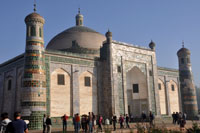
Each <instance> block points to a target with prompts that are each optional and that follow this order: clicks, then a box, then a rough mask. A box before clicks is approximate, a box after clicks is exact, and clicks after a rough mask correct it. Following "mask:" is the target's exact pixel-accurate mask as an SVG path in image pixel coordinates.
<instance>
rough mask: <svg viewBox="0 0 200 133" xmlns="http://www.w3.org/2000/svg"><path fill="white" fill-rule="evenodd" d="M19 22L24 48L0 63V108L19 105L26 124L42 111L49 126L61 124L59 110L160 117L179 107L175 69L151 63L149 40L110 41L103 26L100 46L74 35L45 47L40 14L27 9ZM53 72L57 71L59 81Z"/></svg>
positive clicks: (38, 124)
mask: <svg viewBox="0 0 200 133" xmlns="http://www.w3.org/2000/svg"><path fill="white" fill-rule="evenodd" d="M25 22H26V25H27V38H26V49H25V53H24V54H22V55H20V56H18V57H15V58H14V59H12V60H9V61H8V62H5V63H3V64H1V65H0V113H2V112H8V113H9V116H12V115H13V113H14V112H15V111H21V112H22V116H23V119H28V120H30V124H29V128H30V129H41V128H42V116H43V114H48V115H50V116H51V117H52V122H53V126H61V119H60V117H61V116H62V115H63V114H67V115H70V116H73V115H74V114H75V113H79V114H81V115H82V114H87V113H88V112H94V113H95V114H101V115H103V116H104V118H111V116H112V115H113V114H116V115H117V116H119V115H120V114H130V115H133V116H134V117H135V118H138V117H140V115H141V113H142V112H145V113H148V112H149V111H152V112H153V113H154V114H155V115H156V117H160V116H163V115H168V116H171V113H173V112H179V111H182V105H183V103H182V102H181V88H180V81H179V72H178V70H174V69H169V68H161V67H157V60H156V51H155V44H154V43H153V42H151V43H150V44H149V46H150V48H145V47H139V46H135V45H132V44H126V43H122V42H117V41H114V40H112V33H111V32H107V33H106V37H105V38H106V40H105V41H102V44H100V46H101V47H100V49H89V48H83V47H82V46H81V43H80V44H78V43H76V42H75V41H74V40H73V41H72V47H70V48H68V49H63V50H52V49H45V48H44V41H43V35H42V34H43V24H44V19H43V18H42V17H41V16H40V15H39V14H37V13H32V14H30V15H28V16H27V17H26V19H25ZM72 29H73V30H72ZM72 29H71V30H72V31H71V32H70V33H72V32H73V33H75V32H78V34H81V35H84V34H86V36H91V35H92V34H95V37H96V36H98V35H99V34H98V33H97V32H95V31H93V30H91V29H89V28H87V27H81V26H77V27H76V26H75V27H73V28H72ZM74 29H75V30H74ZM30 30H31V31H30ZM79 32H80V33H79ZM88 32H90V33H89V34H88ZM74 36H75V37H77V36H76V35H74ZM100 36H101V37H102V35H100ZM102 38H104V37H102ZM67 39H68V38H67ZM91 39H92V37H91V38H89V40H88V42H92V43H93V41H91ZM95 39H96V40H98V38H95ZM84 40H87V38H84ZM98 41H99V40H98ZM86 42H87V41H86ZM70 45H71V44H70ZM58 75H63V82H62V83H61V84H60V83H59V82H60V81H58ZM190 78H191V77H190ZM86 79H87V83H86ZM183 83H184V82H183ZM188 83H189V81H188ZM134 86H137V87H136V88H134ZM182 86H184V85H183V84H182ZM135 89H136V90H135ZM193 100H194V99H193ZM193 102H195V101H193ZM71 120H72V119H71V117H70V121H71ZM71 123H72V122H71Z"/></svg>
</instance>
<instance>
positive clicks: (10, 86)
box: [8, 79, 12, 90]
mask: <svg viewBox="0 0 200 133" xmlns="http://www.w3.org/2000/svg"><path fill="white" fill-rule="evenodd" d="M11 88H12V80H11V79H9V80H8V90H11Z"/></svg>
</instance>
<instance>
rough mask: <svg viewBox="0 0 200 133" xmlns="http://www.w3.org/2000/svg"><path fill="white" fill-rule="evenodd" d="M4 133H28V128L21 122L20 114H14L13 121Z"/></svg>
mask: <svg viewBox="0 0 200 133" xmlns="http://www.w3.org/2000/svg"><path fill="white" fill-rule="evenodd" d="M5 133H28V128H27V125H26V123H25V122H24V120H21V113H20V112H15V113H14V121H12V122H10V123H9V124H8V126H7V127H6V132H5Z"/></svg>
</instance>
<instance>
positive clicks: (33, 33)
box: [31, 26, 36, 36]
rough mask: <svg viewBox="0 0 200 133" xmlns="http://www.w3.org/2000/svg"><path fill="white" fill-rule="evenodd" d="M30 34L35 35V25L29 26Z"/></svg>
mask: <svg viewBox="0 0 200 133" xmlns="http://www.w3.org/2000/svg"><path fill="white" fill-rule="evenodd" d="M31 36H36V30H35V26H31Z"/></svg>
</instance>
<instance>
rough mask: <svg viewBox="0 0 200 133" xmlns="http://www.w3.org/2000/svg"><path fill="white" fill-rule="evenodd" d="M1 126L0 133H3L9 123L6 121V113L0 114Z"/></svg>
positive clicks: (8, 120)
mask: <svg viewBox="0 0 200 133" xmlns="http://www.w3.org/2000/svg"><path fill="white" fill-rule="evenodd" d="M1 120H2V121H1V125H0V133H4V132H5V130H6V127H7V125H8V124H9V123H10V122H11V120H10V119H8V113H6V112H5V113H2V114H1Z"/></svg>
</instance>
